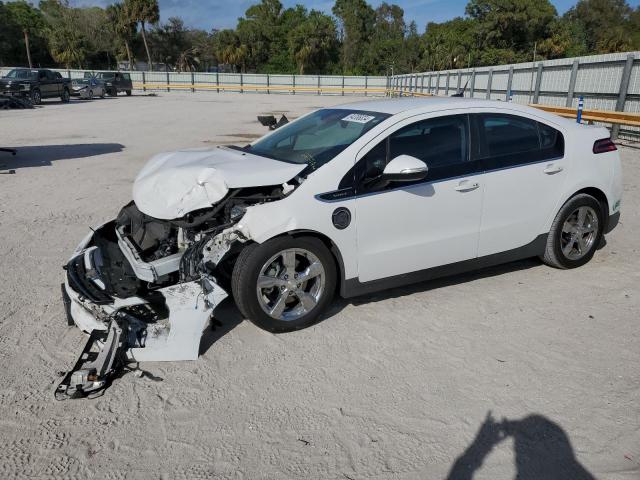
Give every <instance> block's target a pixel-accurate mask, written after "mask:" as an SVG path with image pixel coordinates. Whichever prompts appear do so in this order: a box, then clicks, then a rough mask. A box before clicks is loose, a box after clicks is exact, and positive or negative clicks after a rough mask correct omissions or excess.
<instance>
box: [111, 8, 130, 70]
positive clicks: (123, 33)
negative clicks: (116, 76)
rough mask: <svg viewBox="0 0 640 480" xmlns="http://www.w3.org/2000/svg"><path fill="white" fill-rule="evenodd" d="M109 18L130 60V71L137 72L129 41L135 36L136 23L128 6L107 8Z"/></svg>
mask: <svg viewBox="0 0 640 480" xmlns="http://www.w3.org/2000/svg"><path fill="white" fill-rule="evenodd" d="M107 17H108V18H109V23H110V25H111V29H112V30H113V32H114V33H115V34H116V36H117V37H118V38H119V39H120V40H122V43H123V44H124V48H125V50H126V52H127V60H129V69H131V70H135V68H134V65H133V56H132V55H131V48H130V46H129V41H130V40H131V38H132V37H133V35H134V34H135V31H136V22H135V21H132V20H131V18H130V15H129V12H128V11H127V8H126V6H125V5H124V4H122V3H115V4H113V5H109V6H108V7H107Z"/></svg>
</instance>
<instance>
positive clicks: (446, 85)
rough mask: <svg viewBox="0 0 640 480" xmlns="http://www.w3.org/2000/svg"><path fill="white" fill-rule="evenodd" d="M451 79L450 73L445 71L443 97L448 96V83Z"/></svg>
mask: <svg viewBox="0 0 640 480" xmlns="http://www.w3.org/2000/svg"><path fill="white" fill-rule="evenodd" d="M450 79H451V72H450V71H448V70H447V81H446V83H445V84H444V94H445V96H447V97H448V96H449V81H450Z"/></svg>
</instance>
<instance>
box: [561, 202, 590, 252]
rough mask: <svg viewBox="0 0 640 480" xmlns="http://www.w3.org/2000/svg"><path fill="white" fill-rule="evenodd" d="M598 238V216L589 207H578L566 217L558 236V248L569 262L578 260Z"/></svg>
mask: <svg viewBox="0 0 640 480" xmlns="http://www.w3.org/2000/svg"><path fill="white" fill-rule="evenodd" d="M597 236H598V215H597V214H596V211H595V210H594V209H593V208H591V207H578V208H576V209H575V210H574V211H573V212H572V213H571V215H569V216H568V217H567V219H566V220H565V222H564V225H563V226H562V232H561V234H560V247H561V249H562V253H563V255H564V256H565V257H566V258H568V259H569V260H580V259H581V258H582V257H584V256H585V255H586V254H587V253H589V252H590V251H591V248H592V247H593V244H594V242H595V241H596V237H597Z"/></svg>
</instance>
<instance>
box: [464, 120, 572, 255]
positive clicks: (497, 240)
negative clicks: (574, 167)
mask: <svg viewBox="0 0 640 480" xmlns="http://www.w3.org/2000/svg"><path fill="white" fill-rule="evenodd" d="M473 120H474V122H475V124H476V125H477V128H478V132H479V135H478V136H479V144H480V145H479V146H480V158H481V159H482V163H483V168H484V170H485V176H484V184H485V185H484V188H485V191H484V199H483V206H482V221H481V224H480V239H479V243H478V256H480V257H483V256H486V255H491V254H494V253H499V252H506V251H509V250H512V249H516V248H519V247H524V246H526V245H528V244H530V243H531V242H533V241H534V240H535V239H536V238H537V237H538V236H539V235H540V234H542V233H544V232H542V230H543V228H544V225H545V223H546V222H547V219H548V218H549V216H550V215H554V214H555V209H556V208H557V203H558V201H559V197H560V194H561V189H562V184H563V182H564V180H565V178H566V162H567V161H566V159H565V155H564V138H563V136H562V133H561V132H560V131H559V130H557V129H555V128H553V127H552V126H550V125H547V124H545V123H543V122H539V121H536V120H534V119H531V118H527V117H524V116H519V115H512V114H503V113H482V114H477V115H473Z"/></svg>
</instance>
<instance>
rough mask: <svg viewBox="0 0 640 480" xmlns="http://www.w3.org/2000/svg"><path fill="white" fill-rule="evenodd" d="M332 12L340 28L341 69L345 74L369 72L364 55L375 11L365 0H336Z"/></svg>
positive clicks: (373, 22)
mask: <svg viewBox="0 0 640 480" xmlns="http://www.w3.org/2000/svg"><path fill="white" fill-rule="evenodd" d="M332 11H333V14H334V15H335V16H336V17H337V18H338V21H339V23H340V28H341V31H342V32H341V33H342V35H341V41H342V55H341V57H342V58H341V60H342V69H343V73H345V74H356V75H357V74H363V73H368V72H369V67H368V65H367V62H366V56H365V55H363V52H365V51H366V50H367V47H368V44H369V41H370V38H371V35H372V33H373V28H374V24H375V16H376V14H375V12H374V10H373V8H371V6H370V5H369V4H368V3H367V2H366V1H365V0H336V3H335V4H334V6H333V9H332Z"/></svg>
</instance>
